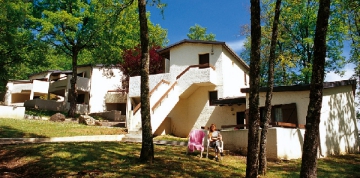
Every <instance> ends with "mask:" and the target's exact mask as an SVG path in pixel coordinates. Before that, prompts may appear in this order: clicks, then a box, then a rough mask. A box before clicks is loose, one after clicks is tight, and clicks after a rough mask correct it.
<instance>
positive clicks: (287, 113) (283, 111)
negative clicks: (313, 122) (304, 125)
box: [259, 103, 298, 124]
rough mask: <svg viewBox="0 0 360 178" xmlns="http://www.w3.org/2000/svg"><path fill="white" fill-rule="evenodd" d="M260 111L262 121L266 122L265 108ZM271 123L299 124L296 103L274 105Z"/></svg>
mask: <svg viewBox="0 0 360 178" xmlns="http://www.w3.org/2000/svg"><path fill="white" fill-rule="evenodd" d="M259 109H260V120H261V121H262V122H263V121H265V114H266V113H265V108H264V107H261V108H259ZM270 122H287V123H293V124H297V123H298V119H297V111H296V103H291V104H282V105H274V106H272V108H271V120H270Z"/></svg>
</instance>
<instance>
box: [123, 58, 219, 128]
mask: <svg viewBox="0 0 360 178" xmlns="http://www.w3.org/2000/svg"><path fill="white" fill-rule="evenodd" d="M205 65H207V66H208V67H209V68H208V70H205V69H203V70H202V71H201V72H200V75H201V76H207V77H194V74H198V73H197V72H198V71H199V69H198V67H199V66H202V65H193V66H189V67H188V68H186V69H185V70H184V71H183V72H181V73H180V74H179V75H178V76H177V77H176V80H175V81H174V82H172V83H171V84H170V82H168V81H165V80H161V81H160V82H159V83H158V84H157V85H156V86H155V87H154V88H153V89H152V90H151V91H150V93H149V94H150V95H151V96H150V110H151V120H152V121H151V126H152V130H153V132H155V131H156V130H157V129H158V127H159V126H160V125H161V123H162V122H163V121H164V120H165V119H166V118H167V116H168V114H169V113H170V112H171V110H172V109H173V108H174V107H175V105H176V104H177V103H178V101H179V98H180V96H181V95H182V94H183V93H185V92H187V90H191V91H192V92H193V90H192V89H190V88H191V86H192V85H196V84H200V83H201V84H204V83H211V81H210V80H211V79H210V78H211V76H212V70H215V68H214V67H213V66H210V65H209V64H205ZM202 67H203V66H202ZM195 76H196V75H195ZM215 80H216V79H215ZM209 81H210V82H209ZM214 85H215V84H214ZM187 95H189V93H187ZM140 107H141V103H139V104H138V105H137V106H136V107H135V108H134V110H133V116H132V117H131V119H130V122H131V125H132V128H131V129H129V131H130V132H131V131H141V114H140Z"/></svg>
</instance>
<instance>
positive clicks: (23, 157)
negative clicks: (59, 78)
mask: <svg viewBox="0 0 360 178" xmlns="http://www.w3.org/2000/svg"><path fill="white" fill-rule="evenodd" d="M140 150H141V144H137V143H125V142H87V143H46V144H44V143H42V144H18V145H2V146H1V147H0V177H2V176H4V175H12V176H14V177H77V176H78V173H79V172H86V171H87V172H88V174H87V177H89V174H91V173H94V172H96V171H97V173H99V175H97V176H96V177H244V176H245V170H246V164H245V162H246V158H245V157H243V156H240V155H235V154H231V153H230V155H226V156H224V158H223V160H222V161H221V162H215V161H214V160H213V157H212V156H211V157H210V156H209V157H210V158H199V152H194V153H191V154H189V155H186V154H185V153H186V147H185V146H165V145H155V160H154V163H153V164H151V165H150V164H143V163H140V162H139V161H138V160H139V156H140ZM212 155H213V153H212ZM204 156H205V154H204ZM300 165H301V161H300V160H291V161H282V162H269V166H268V170H267V171H268V172H267V175H266V177H275V178H276V177H299V171H300ZM359 175H360V154H351V155H346V156H333V157H329V158H326V159H320V160H319V166H318V177H342V178H345V177H359Z"/></svg>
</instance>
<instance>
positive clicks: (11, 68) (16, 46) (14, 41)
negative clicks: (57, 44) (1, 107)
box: [0, 0, 47, 91]
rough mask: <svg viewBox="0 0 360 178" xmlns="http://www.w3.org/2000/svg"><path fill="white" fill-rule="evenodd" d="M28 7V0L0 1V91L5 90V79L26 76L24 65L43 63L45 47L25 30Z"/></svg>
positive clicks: (27, 24)
mask: <svg viewBox="0 0 360 178" xmlns="http://www.w3.org/2000/svg"><path fill="white" fill-rule="evenodd" d="M31 7H32V6H31V3H29V2H28V1H23V0H11V1H10V0H3V1H1V3H0V9H1V11H0V41H1V43H0V58H1V60H0V91H3V90H5V85H6V83H7V80H8V79H23V78H24V77H27V75H29V74H30V73H29V71H27V70H28V68H27V66H37V68H41V66H43V65H45V64H44V63H45V62H46V61H45V60H43V57H44V53H46V50H47V46H45V45H44V44H42V43H41V42H39V41H37V40H36V39H34V35H33V33H32V32H31V30H29V29H28V26H29V23H28V21H27V19H28V17H29V15H30V13H31ZM21 69H26V70H21Z"/></svg>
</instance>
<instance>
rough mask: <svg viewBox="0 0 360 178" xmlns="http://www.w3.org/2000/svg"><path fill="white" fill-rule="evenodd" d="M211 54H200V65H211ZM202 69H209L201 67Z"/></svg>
mask: <svg viewBox="0 0 360 178" xmlns="http://www.w3.org/2000/svg"><path fill="white" fill-rule="evenodd" d="M209 58H210V57H209V53H206V54H199V64H200V65H201V64H209V63H210V62H209V61H210V60H209ZM199 68H200V69H201V68H207V67H199Z"/></svg>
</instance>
